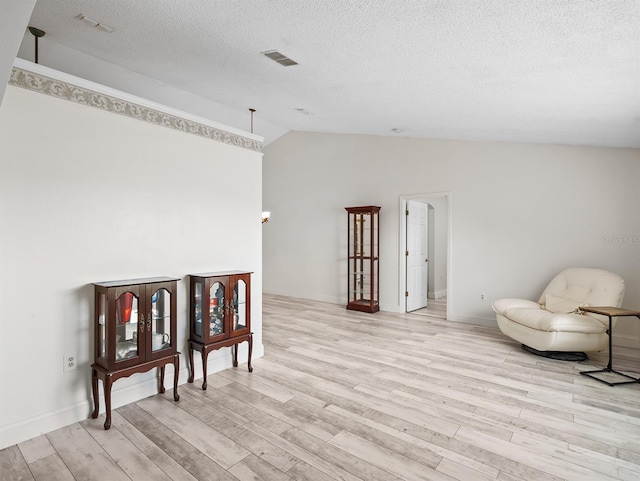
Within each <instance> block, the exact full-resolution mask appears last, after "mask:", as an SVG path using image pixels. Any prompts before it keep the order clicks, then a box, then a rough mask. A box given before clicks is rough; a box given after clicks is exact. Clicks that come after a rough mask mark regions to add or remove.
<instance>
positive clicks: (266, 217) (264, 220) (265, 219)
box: [262, 211, 271, 224]
mask: <svg viewBox="0 0 640 481" xmlns="http://www.w3.org/2000/svg"><path fill="white" fill-rule="evenodd" d="M270 217H271V212H269V211H264V212H263V213H262V223H263V224H265V223H267V222H269V218H270Z"/></svg>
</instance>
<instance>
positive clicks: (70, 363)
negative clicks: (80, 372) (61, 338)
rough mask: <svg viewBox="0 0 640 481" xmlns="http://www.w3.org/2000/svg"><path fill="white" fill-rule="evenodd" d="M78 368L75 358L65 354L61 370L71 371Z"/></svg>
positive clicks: (72, 355)
mask: <svg viewBox="0 0 640 481" xmlns="http://www.w3.org/2000/svg"><path fill="white" fill-rule="evenodd" d="M76 367H78V362H77V356H76V355H75V354H65V355H64V358H63V359H62V370H63V371H65V372H66V371H73V370H74V369H75V368H76Z"/></svg>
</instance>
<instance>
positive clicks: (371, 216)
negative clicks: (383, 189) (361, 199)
mask: <svg viewBox="0 0 640 481" xmlns="http://www.w3.org/2000/svg"><path fill="white" fill-rule="evenodd" d="M345 210H346V211H347V217H348V221H347V232H348V240H347V246H348V249H347V250H348V252H347V259H348V273H347V283H348V288H347V289H348V293H347V309H351V310H355V311H362V312H377V311H379V310H380V303H379V299H378V295H379V287H380V262H379V257H378V256H379V252H380V249H379V244H380V224H379V220H378V215H379V213H380V207H377V206H372V205H368V206H362V207H345Z"/></svg>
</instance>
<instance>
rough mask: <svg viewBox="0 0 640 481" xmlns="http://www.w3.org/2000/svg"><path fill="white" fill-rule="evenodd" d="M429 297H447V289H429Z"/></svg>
mask: <svg viewBox="0 0 640 481" xmlns="http://www.w3.org/2000/svg"><path fill="white" fill-rule="evenodd" d="M427 297H428V298H429V299H440V298H441V297H447V290H446V289H442V290H439V291H429V292H427Z"/></svg>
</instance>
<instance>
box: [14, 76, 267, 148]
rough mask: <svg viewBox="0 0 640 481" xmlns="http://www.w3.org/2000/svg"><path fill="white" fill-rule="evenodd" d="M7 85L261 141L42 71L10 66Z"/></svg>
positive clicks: (232, 138)
mask: <svg viewBox="0 0 640 481" xmlns="http://www.w3.org/2000/svg"><path fill="white" fill-rule="evenodd" d="M9 85H13V86H15V87H20V88H24V89H27V90H31V91H33V92H38V93H42V94H45V95H50V96H52V97H56V98H59V99H64V100H68V101H70V102H75V103H77V104H80V105H86V106H87V107H93V108H97V109H100V110H103V111H105V112H111V113H114V114H118V115H123V116H125V117H130V118H132V119H136V120H142V121H144V122H149V123H151V124H155V125H159V126H161V127H167V128H170V129H174V130H179V131H181V132H185V133H189V134H193V135H198V136H200V137H205V138H207V139H211V140H215V141H217V142H223V143H225V144H230V145H234V146H236V147H241V148H244V149H249V150H255V151H258V152H260V151H262V142H259V141H257V140H254V139H250V138H247V137H243V136H241V135H238V134H235V133H231V132H227V131H225V130H222V129H218V128H215V127H212V126H210V125H206V124H203V123H200V122H196V121H194V120H191V119H187V118H183V117H180V116H179V115H175V114H170V113H167V112H162V111H161V110H158V109H154V108H151V107H147V106H144V105H140V104H136V103H134V102H131V101H128V100H123V99H119V98H117V97H114V96H111V95H106V94H103V93H100V92H95V91H93V90H90V89H87V88H84V87H80V86H77V85H73V84H70V83H68V82H64V81H62V80H57V79H53V78H50V77H47V76H45V75H41V74H38V73H34V72H29V71H27V70H23V69H21V68H18V67H13V69H12V71H11V77H10V79H9Z"/></svg>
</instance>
